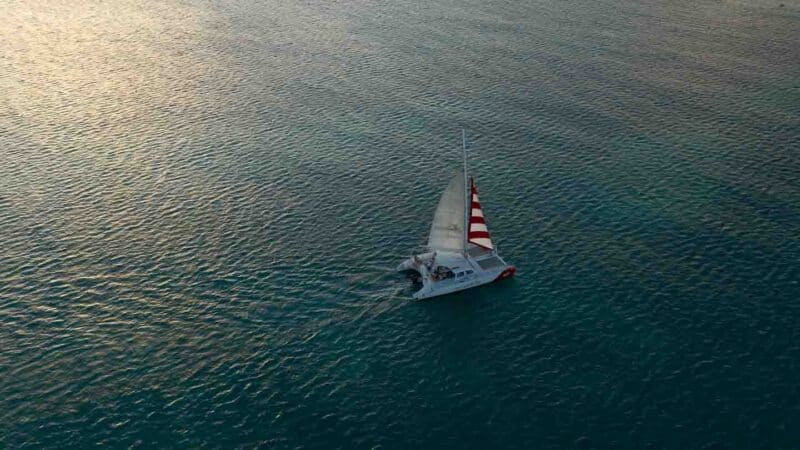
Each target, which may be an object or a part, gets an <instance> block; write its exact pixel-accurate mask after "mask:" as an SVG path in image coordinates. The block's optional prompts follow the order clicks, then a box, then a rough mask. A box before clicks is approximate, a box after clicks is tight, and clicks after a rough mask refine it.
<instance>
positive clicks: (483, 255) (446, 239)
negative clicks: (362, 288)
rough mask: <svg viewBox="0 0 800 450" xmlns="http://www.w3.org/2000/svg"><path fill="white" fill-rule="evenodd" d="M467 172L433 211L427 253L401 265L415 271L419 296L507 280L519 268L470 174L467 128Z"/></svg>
mask: <svg viewBox="0 0 800 450" xmlns="http://www.w3.org/2000/svg"><path fill="white" fill-rule="evenodd" d="M462 142H463V147H464V170H463V172H462V171H461V170H459V171H458V172H457V173H456V174H455V175H454V176H453V178H451V179H450V183H448V184H447V187H446V188H445V190H444V192H443V193H442V197H441V198H440V199H439V205H438V206H437V207H436V212H435V213H434V215H433V223H432V224H431V231H430V234H429V235H428V246H427V250H428V251H427V252H425V253H422V254H418V255H413V256H411V257H410V258H408V259H407V260H405V261H403V262H402V263H400V265H399V266H397V270H398V271H415V272H417V273H418V274H419V276H418V281H421V283H422V287H421V288H420V289H419V290H418V291H416V292H415V293H414V294H413V297H414V298H415V299H425V298H431V297H436V296H439V295H444V294H450V293H452V292H457V291H463V290H465V289H469V288H473V287H476V286H481V285H484V284H487V283H491V282H493V281H499V280H503V279H506V278H508V277H510V276H512V275H514V272H516V268H515V267H514V266H512V265H510V264H508V263H506V262H505V261H504V260H503V258H501V257H500V255H499V254H498V253H497V248H496V247H495V245H494V243H493V242H492V238H491V236H490V235H489V229H488V227H487V226H486V217H485V216H484V214H483V209H482V208H481V203H480V201H479V199H478V189H477V188H476V187H475V180H474V179H473V178H472V177H467V136H466V131H465V130H462Z"/></svg>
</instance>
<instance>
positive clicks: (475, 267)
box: [397, 253, 516, 300]
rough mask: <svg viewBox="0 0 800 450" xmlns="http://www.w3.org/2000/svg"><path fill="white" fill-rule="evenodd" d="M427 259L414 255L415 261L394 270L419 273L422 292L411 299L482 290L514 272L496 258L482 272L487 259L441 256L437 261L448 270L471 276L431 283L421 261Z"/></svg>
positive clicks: (512, 268)
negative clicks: (451, 268)
mask: <svg viewBox="0 0 800 450" xmlns="http://www.w3.org/2000/svg"><path fill="white" fill-rule="evenodd" d="M431 255H432V254H431V253H426V254H423V255H417V257H416V259H415V258H414V257H411V258H408V259H407V260H405V261H403V262H402V263H400V265H398V266H397V270H398V271H406V270H414V271H417V272H419V274H420V276H421V279H422V288H421V289H420V290H418V291H417V292H415V293H414V294H413V295H412V297H413V298H414V299H416V300H422V299H426V298H432V297H438V296H441V295H447V294H452V293H454V292H459V291H463V290H466V289H471V288H474V287H478V286H483V285H485V284H489V283H491V282H493V281H500V280H504V279H506V278H509V277H511V276H513V275H514V273H515V272H516V268H515V267H514V266H512V265H509V264H506V263H505V261H503V260H502V259H501V258H500V257H499V256H497V255H493V256H492V257H491V258H496V261H497V263H496V264H495V265H492V266H491V267H489V268H487V269H483V268H482V266H481V263H482V262H484V263H485V262H486V260H487V259H489V258H485V259H483V260H474V259H472V258H465V257H464V256H463V255H460V254H443V255H440V256H439V257H437V261H440V262H444V264H446V265H448V267H453V268H454V269H456V270H458V271H459V272H461V273H464V272H466V271H469V272H471V273H470V274H468V275H467V274H466V273H464V276H463V277H456V278H449V279H444V280H438V281H435V280H434V278H433V276H432V274H431V273H430V272H429V270H428V266H427V265H426V264H425V263H424V261H427V260H428V259H430V257H431ZM484 265H485V264H484Z"/></svg>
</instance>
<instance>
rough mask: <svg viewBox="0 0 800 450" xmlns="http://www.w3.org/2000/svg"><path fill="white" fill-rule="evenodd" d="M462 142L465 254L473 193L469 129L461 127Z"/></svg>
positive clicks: (465, 251)
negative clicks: (468, 160)
mask: <svg viewBox="0 0 800 450" xmlns="http://www.w3.org/2000/svg"><path fill="white" fill-rule="evenodd" d="M461 143H462V145H463V147H464V255H465V256H466V254H467V246H468V245H469V243H468V241H467V239H468V238H467V233H469V213H470V208H469V206H470V205H471V201H472V195H471V193H470V191H469V181H467V130H466V129H464V128H461Z"/></svg>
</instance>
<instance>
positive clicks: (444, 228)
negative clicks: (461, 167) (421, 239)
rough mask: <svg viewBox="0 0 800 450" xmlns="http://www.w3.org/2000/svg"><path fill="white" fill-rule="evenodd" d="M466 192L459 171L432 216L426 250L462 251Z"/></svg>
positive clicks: (461, 174)
mask: <svg viewBox="0 0 800 450" xmlns="http://www.w3.org/2000/svg"><path fill="white" fill-rule="evenodd" d="M465 203H466V190H465V189H464V174H463V173H461V172H460V171H459V172H458V173H457V174H456V175H455V176H454V177H453V179H451V180H450V183H449V184H448V185H447V188H446V189H445V190H444V192H443V193H442V198H441V199H439V206H437V207H436V213H435V214H434V216H433V224H432V225H431V233H430V235H429V236H428V248H429V249H431V250H437V251H449V252H459V253H460V252H463V251H464V217H465V211H464V206H465Z"/></svg>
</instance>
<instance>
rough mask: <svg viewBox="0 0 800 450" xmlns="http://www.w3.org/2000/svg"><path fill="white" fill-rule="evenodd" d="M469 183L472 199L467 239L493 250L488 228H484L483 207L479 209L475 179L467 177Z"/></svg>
mask: <svg viewBox="0 0 800 450" xmlns="http://www.w3.org/2000/svg"><path fill="white" fill-rule="evenodd" d="M469 185H470V194H471V195H472V199H471V201H470V203H471V205H470V214H469V230H468V231H467V241H468V242H469V243H471V244H475V245H478V246H480V247H483V248H485V249H487V250H494V245H492V238H491V236H489V229H488V228H486V219H484V218H483V209H481V203H480V202H479V201H478V190H477V189H476V188H475V180H473V179H472V177H470V179H469Z"/></svg>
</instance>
